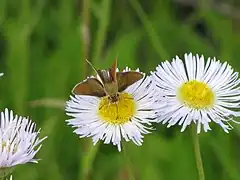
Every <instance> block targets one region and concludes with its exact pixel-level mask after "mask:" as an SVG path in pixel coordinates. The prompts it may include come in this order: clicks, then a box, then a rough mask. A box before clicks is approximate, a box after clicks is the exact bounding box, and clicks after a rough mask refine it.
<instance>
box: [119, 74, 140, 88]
mask: <svg viewBox="0 0 240 180" xmlns="http://www.w3.org/2000/svg"><path fill="white" fill-rule="evenodd" d="M143 76H144V75H143V74H142V73H140V72H135V71H128V72H117V82H118V91H119V92H121V91H124V90H125V89H126V88H127V87H128V86H130V85H132V84H133V83H135V82H137V81H138V80H140V79H142V78H143Z"/></svg>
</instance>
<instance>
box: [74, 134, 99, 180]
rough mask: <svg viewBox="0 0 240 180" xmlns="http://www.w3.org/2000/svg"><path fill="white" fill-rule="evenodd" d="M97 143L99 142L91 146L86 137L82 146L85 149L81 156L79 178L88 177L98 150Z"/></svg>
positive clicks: (80, 179)
mask: <svg viewBox="0 0 240 180" xmlns="http://www.w3.org/2000/svg"><path fill="white" fill-rule="evenodd" d="M99 144H100V143H97V144H96V145H95V146H93V145H92V142H91V141H89V140H88V139H87V141H86V142H84V146H85V148H87V149H85V151H84V154H83V156H82V170H81V171H80V172H81V176H80V177H79V180H87V179H89V175H90V172H91V169H92V165H93V162H94V159H95V157H96V154H97V152H98V150H99Z"/></svg>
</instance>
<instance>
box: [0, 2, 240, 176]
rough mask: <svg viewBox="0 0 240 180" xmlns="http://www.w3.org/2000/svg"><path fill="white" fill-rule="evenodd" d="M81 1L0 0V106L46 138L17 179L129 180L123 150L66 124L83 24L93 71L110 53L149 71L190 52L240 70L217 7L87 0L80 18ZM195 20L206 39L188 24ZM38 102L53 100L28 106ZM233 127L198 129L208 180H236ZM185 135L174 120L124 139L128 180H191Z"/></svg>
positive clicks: (239, 133)
mask: <svg viewBox="0 0 240 180" xmlns="http://www.w3.org/2000/svg"><path fill="white" fill-rule="evenodd" d="M89 1H90V0H89ZM140 2H141V3H140ZM147 2H148V3H147ZM81 4H82V2H81V1H80V2H77V1H76V2H75V1H66V0H51V1H47V0H37V1H33V0H19V1H14V0H9V1H6V0H1V1H0V35H1V36H0V40H1V41H0V72H4V74H5V75H4V76H3V77H2V78H1V82H0V84H1V86H0V90H1V101H0V107H1V109H4V108H5V107H8V108H10V109H13V110H14V112H15V113H17V114H19V115H23V116H30V117H31V118H32V119H33V120H34V121H35V122H36V123H37V125H38V127H39V128H41V129H42V131H41V137H44V136H48V139H47V140H45V141H44V143H43V147H42V149H41V150H40V152H39V153H38V154H37V158H40V159H42V160H41V161H40V162H39V163H38V164H26V165H20V166H18V167H16V169H15V171H14V172H13V176H14V179H16V180H48V179H49V180H53V179H57V180H85V179H93V180H108V179H109V180H120V179H127V171H128V166H129V165H127V164H126V160H125V158H124V154H123V153H119V152H118V151H117V149H116V148H115V147H113V146H112V145H103V144H99V145H98V146H96V147H92V145H91V143H90V139H79V138H78V136H77V135H75V134H73V132H72V131H73V129H72V128H71V127H68V126H67V125H66V123H65V120H66V119H68V117H67V116H66V115H65V112H64V108H63V107H64V103H65V101H66V100H67V99H69V95H70V92H71V89H72V87H73V86H74V85H75V84H76V83H77V82H79V81H81V80H83V79H84V78H85V77H86V74H85V73H84V72H85V69H84V68H85V62H84V60H85V58H86V57H85V56H86V54H84V53H85V50H84V48H86V47H84V42H83V39H84V38H83V37H82V33H81V28H82V27H83V24H84V23H86V22H87V24H89V27H90V29H89V30H90V32H89V33H90V42H89V49H88V51H89V54H88V59H89V60H90V61H91V62H93V64H94V66H95V67H98V68H108V67H109V66H110V65H111V63H112V62H113V60H114V59H115V58H116V57H118V64H119V65H118V66H119V67H120V68H124V67H125V66H129V67H131V68H133V69H136V68H138V67H139V68H140V69H141V70H142V71H144V72H147V73H148V72H150V71H153V70H154V68H155V67H156V65H158V64H159V63H160V62H161V61H164V60H166V59H168V60H170V59H172V58H173V57H174V56H175V55H179V56H181V57H182V56H183V54H184V53H185V52H193V53H199V54H204V55H206V56H216V57H217V58H218V59H221V60H222V61H228V62H229V63H230V64H232V65H233V67H234V69H235V70H240V63H239V59H240V53H239V45H240V43H239V42H240V33H239V29H237V26H236V29H233V26H232V23H233V21H232V19H231V18H229V17H226V16H223V15H222V14H220V13H218V12H216V11H212V10H205V9H200V10H199V11H197V12H196V13H195V14H193V15H192V16H191V17H189V18H188V19H186V20H185V21H180V20H178V19H177V17H176V15H174V10H173V7H172V4H171V3H170V0H167V1H166V0H149V1H144V0H141V1H140V0H129V1H126V0H123V1H117V0H115V1H113V0H91V3H89V6H90V7H89V8H90V10H89V11H85V12H87V13H88V12H89V13H90V14H89V17H90V18H89V19H84V18H83V17H82V16H81V12H82V6H81ZM85 7H86V8H87V7H88V6H85ZM85 10H86V9H85ZM84 17H85V18H86V16H84ZM199 19H201V20H202V21H204V22H205V23H206V26H207V27H208V33H209V35H210V37H211V38H207V37H203V36H200V35H199V34H197V33H196V31H195V30H194V28H193V25H194V23H195V22H196V21H198V20H199ZM90 71H91V70H90V69H88V72H90ZM88 75H89V73H88ZM40 99H45V100H46V99H47V100H50V101H51V102H50V103H45V104H44V105H42V104H39V106H31V102H32V101H35V100H40ZM52 101H53V103H52ZM45 102H46V101H45ZM47 102H49V101H47ZM234 126H235V129H234V130H233V131H231V133H230V134H225V133H224V132H223V131H222V130H221V129H220V127H218V126H217V125H214V124H213V123H212V124H211V127H212V129H213V130H212V131H211V132H209V133H202V134H201V135H200V144H201V148H202V158H203V163H204V169H205V175H206V180H208V179H211V180H215V179H219V180H239V179H240V167H239V157H240V156H239V148H240V146H239V137H240V126H238V125H236V124H235V125H234ZM190 134H191V133H190V130H187V131H185V132H184V133H180V127H174V128H170V129H166V127H165V126H164V125H160V124H158V125H156V132H154V133H152V134H150V135H147V136H145V138H144V144H143V146H142V147H137V146H135V145H134V144H133V143H127V149H128V157H129V161H127V162H128V163H129V164H130V165H131V168H132V170H133V171H134V173H135V176H136V179H139V180H148V179H150V180H159V179H163V180H176V179H184V180H195V179H196V180H197V170H196V163H195V159H194V153H193V145H192V139H191V137H190ZM86 147H87V151H85V150H84V149H86Z"/></svg>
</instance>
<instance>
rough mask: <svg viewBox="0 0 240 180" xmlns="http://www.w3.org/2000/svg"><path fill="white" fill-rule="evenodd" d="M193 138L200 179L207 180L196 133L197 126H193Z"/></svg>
mask: <svg viewBox="0 0 240 180" xmlns="http://www.w3.org/2000/svg"><path fill="white" fill-rule="evenodd" d="M192 137H193V145H194V152H195V158H196V163H197V170H198V177H199V180H205V176H204V169H203V162H202V158H201V152H200V145H199V138H198V134H197V132H196V126H192Z"/></svg>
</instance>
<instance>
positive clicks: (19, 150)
mask: <svg viewBox="0 0 240 180" xmlns="http://www.w3.org/2000/svg"><path fill="white" fill-rule="evenodd" d="M35 127H36V125H35V123H34V122H32V121H31V120H29V119H28V118H25V117H21V116H17V115H15V116H14V115H13V112H12V111H10V112H9V110H8V109H5V111H4V112H1V120H0V172H1V170H5V169H7V168H10V167H13V166H16V165H18V164H25V163H27V162H34V163H37V162H38V159H34V156H35V155H36V153H37V152H38V151H39V150H40V148H41V146H42V145H41V142H42V141H43V140H44V139H45V138H46V137H45V138H43V139H39V137H38V135H39V133H40V130H39V131H37V132H35Z"/></svg>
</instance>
